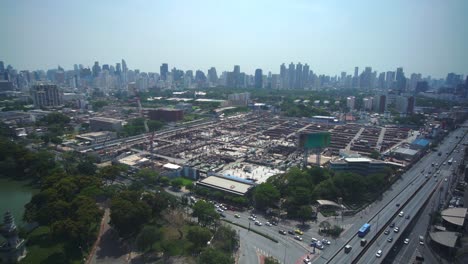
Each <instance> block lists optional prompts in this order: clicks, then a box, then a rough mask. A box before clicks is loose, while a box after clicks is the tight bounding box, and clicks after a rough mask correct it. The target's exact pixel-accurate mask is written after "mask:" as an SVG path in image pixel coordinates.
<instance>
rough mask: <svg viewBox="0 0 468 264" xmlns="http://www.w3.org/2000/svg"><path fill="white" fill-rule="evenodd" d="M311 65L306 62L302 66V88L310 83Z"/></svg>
mask: <svg viewBox="0 0 468 264" xmlns="http://www.w3.org/2000/svg"><path fill="white" fill-rule="evenodd" d="M309 72H310V69H309V65H307V63H306V64H304V67H303V68H302V88H304V87H306V86H307V85H308V84H309Z"/></svg>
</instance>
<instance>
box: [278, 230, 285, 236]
mask: <svg viewBox="0 0 468 264" xmlns="http://www.w3.org/2000/svg"><path fill="white" fill-rule="evenodd" d="M278 233H280V234H282V235H286V231H284V230H280V231H278Z"/></svg>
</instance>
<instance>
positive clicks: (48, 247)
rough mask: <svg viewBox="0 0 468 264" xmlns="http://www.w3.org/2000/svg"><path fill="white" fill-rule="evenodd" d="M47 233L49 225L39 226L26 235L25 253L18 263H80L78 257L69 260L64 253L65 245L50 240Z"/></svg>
mask: <svg viewBox="0 0 468 264" xmlns="http://www.w3.org/2000/svg"><path fill="white" fill-rule="evenodd" d="M49 233H50V229H49V227H47V226H40V227H38V228H36V229H35V230H34V231H32V232H31V233H30V234H29V235H28V238H27V239H28V241H27V244H26V250H27V255H26V257H25V258H24V259H23V260H21V262H20V263H22V264H26V263H27V264H34V263H51V264H55V263H57V264H59V263H61V264H67V263H72V264H79V263H81V262H80V260H79V259H75V260H70V259H69V257H67V255H66V253H65V252H66V245H65V244H64V243H58V242H56V241H53V240H51V239H50V236H49Z"/></svg>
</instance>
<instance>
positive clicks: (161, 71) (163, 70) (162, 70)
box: [159, 63, 169, 81]
mask: <svg viewBox="0 0 468 264" xmlns="http://www.w3.org/2000/svg"><path fill="white" fill-rule="evenodd" d="M168 72H169V65H167V63H163V64H162V65H161V67H159V75H160V76H161V80H163V81H165V80H167V74H168Z"/></svg>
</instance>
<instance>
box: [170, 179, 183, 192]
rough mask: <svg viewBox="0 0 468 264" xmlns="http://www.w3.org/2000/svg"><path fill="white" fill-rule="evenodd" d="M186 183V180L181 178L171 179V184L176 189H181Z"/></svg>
mask: <svg viewBox="0 0 468 264" xmlns="http://www.w3.org/2000/svg"><path fill="white" fill-rule="evenodd" d="M183 185H184V181H183V180H182V179H181V178H176V179H173V180H172V181H171V186H172V187H173V188H175V189H180V188H181V187H182V186H183Z"/></svg>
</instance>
